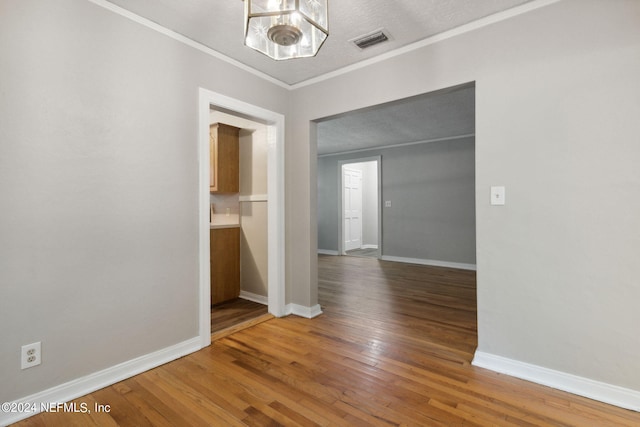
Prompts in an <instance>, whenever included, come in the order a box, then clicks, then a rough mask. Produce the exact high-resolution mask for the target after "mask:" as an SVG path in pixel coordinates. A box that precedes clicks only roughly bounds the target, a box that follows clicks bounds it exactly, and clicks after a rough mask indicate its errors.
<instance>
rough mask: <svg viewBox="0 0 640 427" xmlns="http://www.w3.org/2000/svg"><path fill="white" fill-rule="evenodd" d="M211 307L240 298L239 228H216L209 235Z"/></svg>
mask: <svg viewBox="0 0 640 427" xmlns="http://www.w3.org/2000/svg"><path fill="white" fill-rule="evenodd" d="M209 237H210V243H209V244H210V249H211V305H214V304H219V303H221V302H224V301H229V300H232V299H235V298H238V297H239V296H240V228H238V227H235V228H216V229H212V230H211V233H210V235H209Z"/></svg>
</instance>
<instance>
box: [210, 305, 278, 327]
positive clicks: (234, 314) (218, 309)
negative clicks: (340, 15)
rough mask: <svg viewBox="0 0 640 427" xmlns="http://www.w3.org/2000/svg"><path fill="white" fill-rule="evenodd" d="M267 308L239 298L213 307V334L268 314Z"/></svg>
mask: <svg viewBox="0 0 640 427" xmlns="http://www.w3.org/2000/svg"><path fill="white" fill-rule="evenodd" d="M267 312H268V310H267V306H266V305H264V304H260V303H257V302H253V301H249V300H246V299H242V298H237V299H235V300H233V301H229V302H224V303H222V304H218V305H215V306H213V307H211V333H215V332H218V331H221V330H223V329H227V328H230V327H232V326H236V325H238V324H240V323H243V322H246V321H248V320H251V319H255V318H257V317H260V316H262V315H264V314H267Z"/></svg>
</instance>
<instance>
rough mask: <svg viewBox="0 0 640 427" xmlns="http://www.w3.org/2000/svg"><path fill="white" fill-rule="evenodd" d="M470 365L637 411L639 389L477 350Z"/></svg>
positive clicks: (639, 407) (639, 405)
mask: <svg viewBox="0 0 640 427" xmlns="http://www.w3.org/2000/svg"><path fill="white" fill-rule="evenodd" d="M471 363H472V365H474V366H478V367H480V368H485V369H489V370H492V371H495V372H500V373H502V374H506V375H510V376H512V377H516V378H521V379H523V380H527V381H532V382H534V383H537V384H542V385H545V386H549V387H553V388H555V389H558V390H563V391H566V392H569V393H573V394H577V395H579V396H584V397H587V398H589V399H594V400H597V401H599V402H604V403H608V404H611V405H615V406H619V407H621V408H626V409H631V410H633V411H639V412H640V392H639V391H636V390H631V389H628V388H624V387H619V386H616V385H612V384H607V383H603V382H600V381H595V380H592V379H589V378H584V377H579V376H577V375H573V374H568V373H566V372H561V371H556V370H553V369H548V368H544V367H542V366H537V365H532V364H529V363H525V362H520V361H518V360H513V359H508V358H506V357H502V356H496V355H494V354H489V353H484V352H481V351H476V353H475V355H474V357H473V361H472V362H471Z"/></svg>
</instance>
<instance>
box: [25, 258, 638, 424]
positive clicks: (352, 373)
mask: <svg viewBox="0 0 640 427" xmlns="http://www.w3.org/2000/svg"><path fill="white" fill-rule="evenodd" d="M319 276H320V286H319V298H320V302H321V305H322V307H323V310H324V314H322V315H320V316H319V317H317V318H315V319H304V318H300V317H296V316H289V317H287V318H280V319H273V320H269V321H266V322H263V323H260V324H258V325H256V326H254V327H251V328H248V329H245V330H242V331H240V332H237V333H235V334H233V335H230V336H227V337H225V338H222V339H220V340H218V341H216V342H214V343H213V344H212V345H211V346H210V347H208V348H205V349H203V350H201V351H198V352H196V353H193V354H191V355H189V356H186V357H183V358H181V359H179V360H176V361H174V362H171V363H168V364H166V365H163V366H161V367H158V368H156V369H153V370H150V371H148V372H145V373H143V374H141V375H137V376H135V377H133V378H130V379H128V380H125V381H122V382H120V383H118V384H115V385H113V386H111V387H107V388H105V389H102V390H99V391H97V392H94V393H91V394H90V395H87V396H84V397H82V398H79V399H77V400H76V402H78V404H80V403H82V402H85V403H87V404H88V405H89V406H90V407H93V404H94V402H96V403H99V404H109V405H110V408H111V411H110V412H109V413H95V412H94V413H91V414H75V413H48V414H40V415H37V416H35V417H32V418H30V419H28V420H25V421H23V422H21V423H19V424H18V425H21V426H69V425H78V426H91V425H111V426H115V425H120V426H148V425H158V426H160V425H162V426H200V425H202V426H239V425H248V426H277V425H284V426H295V425H301V426H328V425H336V426H400V425H403V426H405V425H406V426H452V425H456V426H458V425H469V426H475V425H480V426H489V425H497V426H638V425H640V413H636V412H632V411H627V410H623V409H620V408H616V407H613V406H609V405H606V404H602V403H599V402H595V401H592V400H589V399H585V398H582V397H579V396H575V395H571V394H568V393H564V392H560V391H557V390H553V389H550V388H548V387H543V386H539V385H536V384H532V383H529V382H526V381H522V380H518V379H515V378H511V377H508V376H504V375H500V374H497V373H494V372H491V371H487V370H484V369H481V368H477V367H474V366H471V365H470V361H471V358H472V354H473V351H474V348H475V346H476V312H475V310H476V309H475V307H476V302H475V277H474V273H473V272H468V271H461V270H453V269H447V268H437V267H425V266H415V265H407V264H399V263H390V262H384V261H379V260H377V259H369V258H356V257H332V256H321V257H320V258H319Z"/></svg>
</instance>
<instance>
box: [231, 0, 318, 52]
mask: <svg viewBox="0 0 640 427" xmlns="http://www.w3.org/2000/svg"><path fill="white" fill-rule="evenodd" d="M327 2H328V0H244V18H245V19H244V21H245V23H244V44H245V45H247V46H249V47H250V48H252V49H255V50H257V51H259V52H262V53H264V54H265V55H267V56H269V57H271V58H273V59H275V60H283V59H292V58H305V57H309V56H315V55H316V54H317V53H318V50H319V49H320V46H322V43H324V41H325V39H326V38H327V36H328V35H329V30H328V25H327V15H328V10H327V7H328V5H327Z"/></svg>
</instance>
